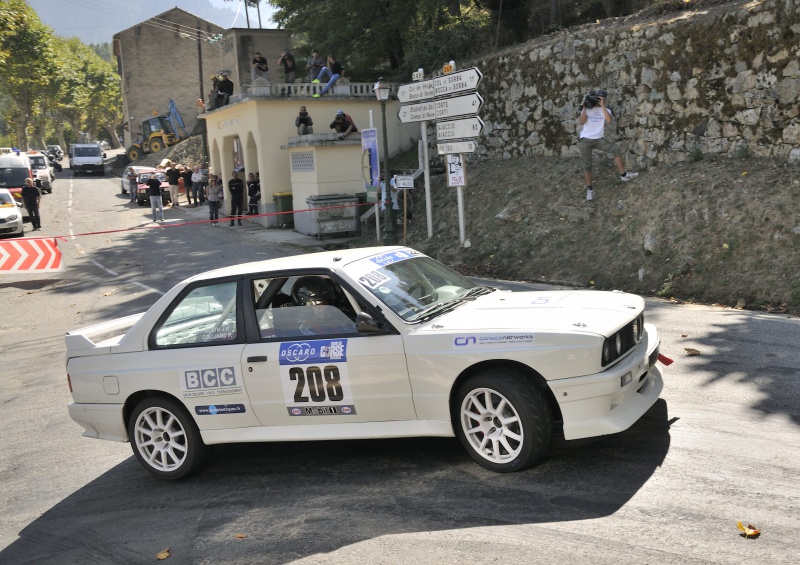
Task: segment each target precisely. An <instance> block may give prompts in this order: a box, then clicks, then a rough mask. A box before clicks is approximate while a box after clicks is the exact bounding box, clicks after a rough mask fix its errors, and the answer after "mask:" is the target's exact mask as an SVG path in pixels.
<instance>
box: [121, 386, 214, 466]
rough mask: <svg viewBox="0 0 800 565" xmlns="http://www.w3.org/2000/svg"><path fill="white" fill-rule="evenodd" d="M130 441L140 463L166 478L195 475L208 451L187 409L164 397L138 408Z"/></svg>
mask: <svg viewBox="0 0 800 565" xmlns="http://www.w3.org/2000/svg"><path fill="white" fill-rule="evenodd" d="M128 438H129V439H130V442H131V447H132V448H133V454H134V455H135V456H136V458H137V459H138V460H139V463H141V464H142V466H144V468H145V469H147V470H148V471H150V472H151V473H153V474H154V475H157V476H159V477H162V478H165V479H180V478H183V477H186V476H188V475H190V474H191V473H193V472H195V471H196V470H197V469H198V468H199V467H200V466H201V465H202V464H203V461H204V460H205V458H206V454H207V452H208V447H207V446H206V445H205V444H204V443H203V439H202V438H201V437H200V431H199V430H198V429H197V426H196V425H195V423H194V421H193V420H192V418H191V416H190V415H189V413H188V412H187V411H186V409H185V408H184V407H183V406H181V405H180V404H178V403H177V402H175V401H174V400H172V399H169V398H164V397H151V398H146V399H145V400H142V401H141V402H140V403H139V404H138V405H137V406H136V408H134V410H133V413H132V414H131V417H130V420H129V421H128Z"/></svg>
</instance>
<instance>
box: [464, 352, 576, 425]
mask: <svg viewBox="0 0 800 565" xmlns="http://www.w3.org/2000/svg"><path fill="white" fill-rule="evenodd" d="M489 369H491V370H494V371H497V370H501V371H503V370H504V371H507V372H509V373H516V374H518V375H520V376H523V377H525V378H526V379H527V380H529V381H530V382H531V383H533V385H534V386H535V387H536V388H537V389H539V390H540V391H542V393H543V394H544V397H545V398H546V399H547V403H548V404H549V405H550V410H551V411H552V413H553V421H554V422H558V423H560V422H562V421H563V417H562V415H561V407H560V406H559V405H558V401H557V400H556V397H555V395H554V394H553V391H552V390H551V389H550V387H549V386H547V380H546V379H545V378H544V377H543V376H542V375H540V374H539V373H538V372H537V371H536V370H534V369H533V368H532V367H529V366H528V365H525V364H524V363H520V362H519V361H513V360H511V359H490V360H487V361H481V362H480V363H475V364H474V365H471V366H469V367H467V368H466V369H464V370H463V371H462V372H461V374H460V375H458V377H457V378H456V380H455V382H453V386H452V387H451V389H450V419H451V421H453V422H455V420H454V418H455V417H456V412H457V410H458V407H457V406H456V405H455V404H456V395H457V394H458V389H460V388H461V385H463V384H464V383H465V382H466V381H467V380H469V379H470V378H472V377H474V376H475V375H477V374H479V373H481V372H483V371H485V370H489Z"/></svg>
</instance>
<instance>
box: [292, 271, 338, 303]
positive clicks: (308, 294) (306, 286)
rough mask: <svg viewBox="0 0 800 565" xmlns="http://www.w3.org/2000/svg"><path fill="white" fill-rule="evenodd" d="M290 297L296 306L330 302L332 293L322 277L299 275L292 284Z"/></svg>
mask: <svg viewBox="0 0 800 565" xmlns="http://www.w3.org/2000/svg"><path fill="white" fill-rule="evenodd" d="M292 299H293V300H294V303H295V304H297V305H298V306H317V305H321V304H330V303H331V301H332V299H333V293H332V292H331V288H330V286H328V283H327V282H326V281H325V279H323V278H322V277H316V276H306V277H300V278H299V279H297V281H295V283H294V285H293V286H292Z"/></svg>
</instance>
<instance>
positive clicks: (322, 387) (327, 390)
mask: <svg viewBox="0 0 800 565" xmlns="http://www.w3.org/2000/svg"><path fill="white" fill-rule="evenodd" d="M289 379H290V380H292V381H297V386H296V387H295V389H294V401H295V402H308V401H309V396H310V397H311V402H325V401H326V400H330V401H338V400H342V399H343V398H344V389H342V378H341V376H340V375H339V368H338V367H337V366H336V365H327V366H325V367H324V368H323V369H320V368H319V367H317V366H315V365H312V366H311V367H309V368H308V369H306V370H305V371H304V370H303V368H302V367H292V368H291V369H289ZM306 384H308V396H306V394H305V388H306Z"/></svg>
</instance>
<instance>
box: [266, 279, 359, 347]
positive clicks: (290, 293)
mask: <svg viewBox="0 0 800 565" xmlns="http://www.w3.org/2000/svg"><path fill="white" fill-rule="evenodd" d="M253 292H254V298H255V303H256V319H257V322H258V326H259V331H260V335H261V338H262V339H284V338H288V339H296V338H303V337H307V336H321V337H322V336H341V335H350V334H356V333H358V332H357V330H356V324H355V312H354V311H353V308H352V306H351V305H350V303H349V302H348V300H347V298H346V296H345V293H344V292H343V291H342V289H341V287H340V286H339V285H338V284H337V283H336V282H335V281H334V280H333V279H331V278H330V277H327V276H322V275H304V276H300V277H283V278H277V279H256V280H254V281H253Z"/></svg>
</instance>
